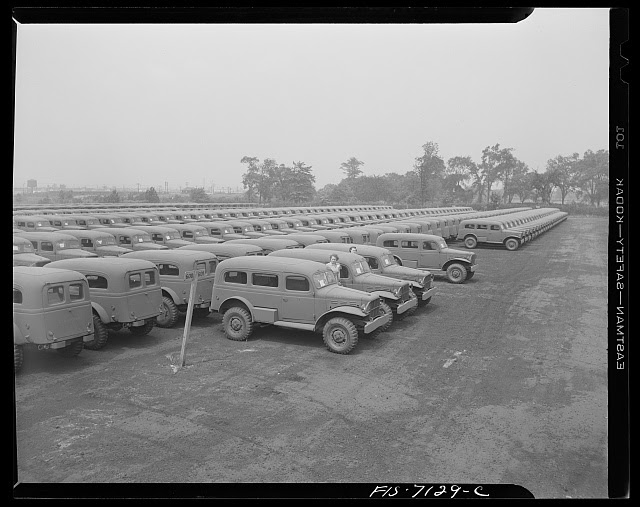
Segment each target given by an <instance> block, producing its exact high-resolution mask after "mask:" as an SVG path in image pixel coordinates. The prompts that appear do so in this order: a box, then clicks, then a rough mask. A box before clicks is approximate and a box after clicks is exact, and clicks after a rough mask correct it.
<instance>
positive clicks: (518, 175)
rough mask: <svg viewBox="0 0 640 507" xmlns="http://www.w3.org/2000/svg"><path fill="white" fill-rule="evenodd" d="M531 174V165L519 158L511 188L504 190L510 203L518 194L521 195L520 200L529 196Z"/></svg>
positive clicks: (512, 177) (522, 200)
mask: <svg viewBox="0 0 640 507" xmlns="http://www.w3.org/2000/svg"><path fill="white" fill-rule="evenodd" d="M529 174H530V173H529V166H527V164H525V163H524V162H522V161H520V160H518V161H517V162H516V165H515V167H514V169H513V174H512V176H511V183H510V185H509V188H508V189H505V191H504V194H506V196H507V201H508V202H509V203H511V202H512V201H513V198H514V196H516V195H517V196H519V197H520V202H524V200H525V199H526V198H527V197H528V196H529V194H530V193H531V178H529V177H527V176H528V175H529Z"/></svg>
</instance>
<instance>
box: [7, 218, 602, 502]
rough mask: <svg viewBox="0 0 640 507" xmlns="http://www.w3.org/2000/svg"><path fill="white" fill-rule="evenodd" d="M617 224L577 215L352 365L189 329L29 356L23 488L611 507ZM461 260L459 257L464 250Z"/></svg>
mask: <svg viewBox="0 0 640 507" xmlns="http://www.w3.org/2000/svg"><path fill="white" fill-rule="evenodd" d="M607 227H608V222H607V219H606V218H595V217H573V216H570V217H569V218H568V219H567V220H566V221H565V222H563V223H561V224H560V225H558V226H556V227H554V228H553V229H551V230H550V231H548V232H546V233H545V234H543V235H542V236H540V237H538V238H537V239H535V240H534V241H532V242H530V243H527V244H525V245H524V246H523V247H521V248H520V249H519V250H517V251H515V252H509V251H507V250H505V249H504V248H497V247H479V248H477V249H476V252H477V253H478V264H479V267H478V271H477V272H476V275H475V277H474V278H473V279H472V280H469V281H468V282H467V283H464V284H462V285H454V284H450V283H448V282H446V281H445V280H444V279H436V290H437V292H436V294H435V296H434V298H433V301H432V303H431V304H429V305H428V306H426V307H424V308H419V309H418V310H417V311H416V313H415V314H414V315H412V316H410V317H407V318H406V319H405V320H403V321H401V322H394V324H393V325H392V327H391V329H390V330H389V331H387V332H385V333H382V334H380V335H379V336H377V337H375V338H362V339H361V340H360V342H359V344H358V346H357V347H356V349H355V350H354V351H353V352H352V353H351V354H350V355H347V356H343V355H338V354H332V353H330V352H329V351H327V350H326V348H325V347H324V344H323V342H322V337H321V336H320V335H315V334H312V333H308V332H302V331H295V330H286V329H281V328H274V327H264V328H260V329H257V330H256V332H255V333H254V334H253V336H252V337H251V338H250V339H249V340H248V341H247V342H233V341H230V340H227V339H226V338H225V337H224V334H223V332H222V329H221V317H220V316H219V315H215V314H212V315H210V316H209V317H207V318H205V319H200V320H194V323H193V325H192V328H191V336H190V338H189V341H188V343H187V349H186V353H187V354H186V366H185V367H184V368H182V369H176V368H175V367H172V364H177V362H178V361H177V356H179V353H180V346H181V342H182V334H183V328H182V326H183V325H184V317H182V318H181V320H180V321H179V324H178V327H176V328H174V329H160V328H155V329H154V330H153V331H152V332H151V334H150V335H148V336H145V337H134V336H133V335H131V334H130V333H128V332H122V333H114V334H112V335H111V336H110V341H109V343H108V344H107V346H106V347H105V348H104V349H102V350H98V351H91V350H84V351H83V352H82V353H81V354H80V355H79V356H78V357H77V358H73V359H69V358H64V357H61V356H60V355H58V354H56V353H55V352H53V351H46V352H37V351H26V352H25V360H24V367H23V369H22V371H21V372H20V373H19V374H18V375H17V376H16V380H15V401H16V425H17V427H16V435H17V437H16V438H17V472H18V481H19V482H21V483H83V484H92V483H102V484H104V483H150V482H151V483H156V482H158V483H208V482H214V483H378V484H394V483H412V484H413V483H416V484H419V483H436V482H438V483H458V484H460V483H478V484H480V483H511V484H516V485H520V486H523V487H524V488H527V489H528V490H529V491H530V492H531V493H532V494H533V495H534V496H535V497H536V498H566V497H571V498H606V497H607V277H608V274H607V243H606V240H605V239H604V238H606V237H607ZM452 246H458V247H459V248H464V247H463V246H461V244H460V243H452Z"/></svg>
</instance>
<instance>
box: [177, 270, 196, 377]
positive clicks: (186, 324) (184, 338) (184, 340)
mask: <svg viewBox="0 0 640 507" xmlns="http://www.w3.org/2000/svg"><path fill="white" fill-rule="evenodd" d="M197 286H198V270H197V269H196V270H195V271H194V272H193V280H192V281H191V290H189V303H188V304H187V316H186V317H185V321H184V334H183V335H182V348H181V349H180V364H179V366H180V368H183V367H184V359H185V358H184V355H185V349H186V347H187V337H188V336H189V332H190V331H191V317H192V316H193V305H194V302H195V299H196V288H197Z"/></svg>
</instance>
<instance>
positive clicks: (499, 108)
mask: <svg viewBox="0 0 640 507" xmlns="http://www.w3.org/2000/svg"><path fill="white" fill-rule="evenodd" d="M608 122H609V10H608V9H606V8H597V9H596V8H566V9H559V8H547V9H535V10H534V12H533V13H532V14H531V15H530V16H529V17H528V18H526V19H525V20H523V21H521V22H519V23H515V24H311V25H309V24H304V25H302V24H157V25H147V24H133V25H131V24H88V25H87V24H19V25H18V26H17V38H16V70H15V124H14V153H13V156H14V157H13V181H14V187H23V186H25V185H26V181H27V180H29V179H35V180H37V182H38V186H39V187H44V186H47V185H54V184H57V185H61V184H64V185H67V186H68V187H82V186H88V187H96V188H98V187H103V186H107V187H108V188H113V187H116V188H120V187H127V188H135V187H136V186H138V188H140V189H141V190H142V189H147V188H148V187H151V186H154V187H155V188H156V189H163V188H164V185H165V182H167V184H168V186H169V188H184V187H186V186H204V187H205V188H206V189H207V190H210V189H211V188H214V189H215V190H218V189H221V188H225V187H232V188H233V189H235V188H237V187H240V189H242V173H243V172H245V170H246V166H245V165H243V164H242V163H241V162H240V161H241V159H242V158H243V157H245V156H249V157H256V158H258V159H260V160H264V159H265V158H271V159H275V160H276V162H277V163H279V164H280V163H282V164H286V165H290V164H292V163H293V162H298V161H302V162H305V163H306V164H307V165H308V166H311V167H312V171H313V174H314V175H315V177H316V188H318V189H319V188H322V187H323V186H324V185H326V184H328V183H338V182H339V181H340V180H341V179H342V178H343V177H344V173H343V172H342V171H341V170H340V164H341V163H342V162H345V161H346V160H348V159H349V158H351V157H356V158H357V159H358V160H360V161H362V162H364V165H363V166H362V170H363V171H364V174H365V175H368V176H372V175H383V174H386V173H390V172H395V173H399V174H404V173H406V172H407V171H409V170H411V169H412V167H413V164H414V161H415V159H416V157H419V156H421V155H422V146H423V145H424V144H426V143H428V142H433V143H436V144H437V145H438V148H439V152H438V154H439V155H440V157H441V158H442V159H443V160H444V161H445V162H446V161H447V160H448V159H449V158H451V157H454V156H469V157H471V158H472V159H473V160H474V161H476V162H479V161H480V158H481V155H482V150H483V149H484V148H486V147H487V146H493V145H495V144H499V145H500V147H501V148H512V149H513V151H512V153H513V155H514V156H515V157H516V158H518V159H519V160H521V161H523V162H525V163H526V164H527V165H528V166H529V167H530V169H532V170H537V171H538V172H543V171H544V170H545V168H546V163H547V161H548V160H549V159H552V158H555V157H556V156H558V155H571V154H573V153H576V152H577V153H579V154H580V155H581V156H582V155H583V154H584V152H585V151H587V150H593V151H597V150H599V149H608V133H609V127H608Z"/></svg>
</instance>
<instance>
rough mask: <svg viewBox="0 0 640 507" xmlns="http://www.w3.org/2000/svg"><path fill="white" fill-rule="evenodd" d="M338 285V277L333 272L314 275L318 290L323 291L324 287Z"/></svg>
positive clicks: (321, 272)
mask: <svg viewBox="0 0 640 507" xmlns="http://www.w3.org/2000/svg"><path fill="white" fill-rule="evenodd" d="M337 283H338V279H337V278H336V275H335V274H333V271H329V270H327V271H318V272H317V273H314V274H313V284H314V285H315V286H316V289H321V288H322V287H327V286H329V285H335V284H337Z"/></svg>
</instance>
